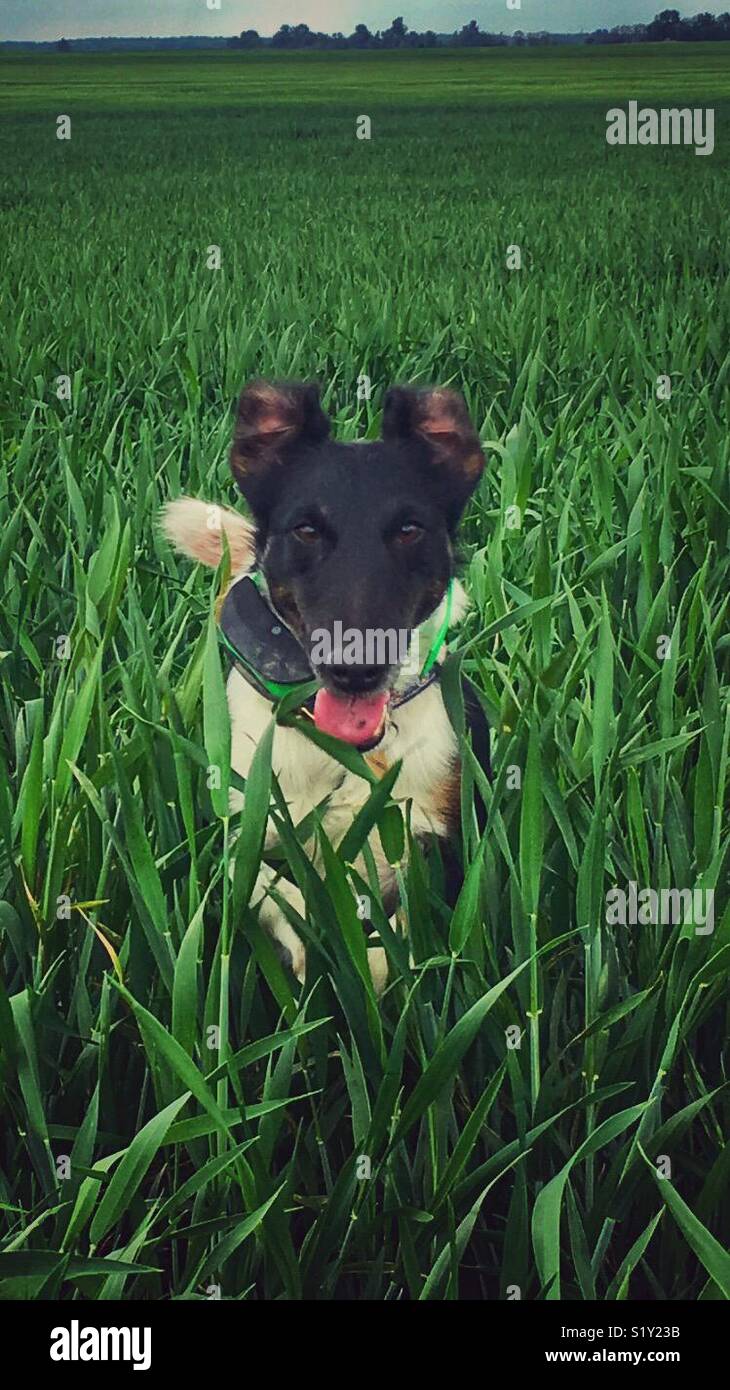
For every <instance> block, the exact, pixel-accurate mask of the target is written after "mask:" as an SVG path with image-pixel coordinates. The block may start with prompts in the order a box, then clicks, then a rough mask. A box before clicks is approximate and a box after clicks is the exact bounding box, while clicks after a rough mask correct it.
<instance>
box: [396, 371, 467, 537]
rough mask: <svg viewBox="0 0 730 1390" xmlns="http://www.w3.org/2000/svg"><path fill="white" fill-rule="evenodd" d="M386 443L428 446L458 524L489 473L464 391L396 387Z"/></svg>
mask: <svg viewBox="0 0 730 1390" xmlns="http://www.w3.org/2000/svg"><path fill="white" fill-rule="evenodd" d="M382 434H383V439H384V440H386V441H389V442H393V441H401V442H409V441H410V442H416V443H421V444H426V445H427V446H428V448H429V451H430V462H431V464H432V465H433V467H434V468H435V469H436V470H437V471H438V474H439V475H440V479H439V480H440V482H441V484H442V492H443V494H444V497H445V498H446V499H447V502H448V511H449V513H450V519H451V520H452V521H454V522H455V521H456V520H458V518H459V516H460V515H461V512H462V511H463V509H464V507H465V505H466V502H467V501H468V499H469V497H470V496H471V494H472V492H473V491H474V488H475V487H476V485H477V483H478V482H479V479H480V478H481V476H482V472H483V471H484V455H483V453H482V446H481V444H480V442H479V435H478V434H477V432H476V430H475V428H474V426H473V424H472V422H471V420H470V419H469V415H468V412H467V409H466V406H465V404H464V401H463V398H462V397H461V396H460V395H459V393H458V391H449V390H447V389H446V388H445V387H434V388H431V389H426V390H415V389H414V388H412V387H409V386H393V387H391V389H390V391H388V393H387V395H386V397H385V406H384V410H383V430H382Z"/></svg>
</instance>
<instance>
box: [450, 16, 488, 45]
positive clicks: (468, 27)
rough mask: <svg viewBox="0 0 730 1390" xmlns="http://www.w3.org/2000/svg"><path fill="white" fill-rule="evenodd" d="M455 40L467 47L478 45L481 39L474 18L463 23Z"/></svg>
mask: <svg viewBox="0 0 730 1390" xmlns="http://www.w3.org/2000/svg"><path fill="white" fill-rule="evenodd" d="M456 41H457V43H463V44H464V45H465V46H466V47H467V48H478V47H479V45H480V44H481V41H482V35H481V33H480V31H479V25H478V24H477V21H476V20H475V19H470V20H469V23H468V24H465V25H464V28H463V29H462V30H461V32H460V34H459V35H458V37H457V40H456Z"/></svg>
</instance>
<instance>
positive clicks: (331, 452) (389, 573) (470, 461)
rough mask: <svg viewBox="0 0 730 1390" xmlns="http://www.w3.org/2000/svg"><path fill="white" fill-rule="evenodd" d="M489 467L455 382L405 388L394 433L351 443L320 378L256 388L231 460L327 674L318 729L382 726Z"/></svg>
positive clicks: (243, 404) (262, 546)
mask: <svg viewBox="0 0 730 1390" xmlns="http://www.w3.org/2000/svg"><path fill="white" fill-rule="evenodd" d="M483 467H484V459H483V455H482V451H481V447H480V444H479V438H478V435H477V433H476V430H475V428H474V426H473V425H472V423H471V421H470V419H469V416H468V414H467V411H466V407H465V405H464V402H463V400H462V398H461V396H459V395H458V394H457V393H455V392H453V391H450V390H445V389H431V390H415V389H411V388H407V387H394V388H393V389H392V390H390V391H389V392H388V394H387V397H386V401H385V410H384V414H383V428H382V437H381V438H380V439H379V440H378V441H377V442H366V443H352V444H340V443H336V442H335V441H333V440H332V439H331V438H330V422H329V420H328V418H327V416H326V415H325V413H324V411H323V409H322V406H321V404H320V400H319V392H318V389H317V387H316V386H312V385H304V384H300V383H291V384H289V383H285V384H275V383H269V382H263V381H259V382H253V383H252V384H251V385H249V386H247V387H246V388H245V389H244V391H243V393H242V395H241V398H240V401H239V405H238V416H237V420H236V426H235V432H234V439H233V446H232V449H231V469H232V471H233V475H234V478H235V479H236V482H237V483H238V486H239V488H240V490H241V492H242V493H243V495H244V497H245V498H246V501H247V502H248V504H249V507H250V509H251V512H252V514H253V518H254V522H255V529H256V551H257V557H258V563H259V566H260V569H261V571H262V572H263V575H264V577H265V579H266V582H267V585H268V590H269V595H270V598H271V602H272V604H273V606H274V607H275V608H276V610H277V611H278V613H279V614H280V615H281V617H282V618H283V620H284V622H285V623H286V624H287V626H288V627H289V628H290V629H291V630H292V631H293V632H294V634H295V636H296V637H297V638H298V640H299V642H300V643H301V645H302V646H303V647H304V649H305V650H306V652H307V654H308V655H309V657H310V660H311V661H312V662H313V664H314V665H315V669H316V670H317V674H318V675H319V677H320V679H321V681H322V685H323V691H322V692H320V696H321V698H320V697H318V705H319V717H318V711H317V708H315V717H316V718H317V722H318V723H319V724H320V727H323V728H326V729H327V730H328V731H329V732H332V733H334V734H336V735H337V736H339V737H341V738H345V739H347V740H348V741H351V742H363V741H365V740H367V738H368V737H369V736H371V735H372V734H373V733H374V732H375V733H376V732H377V730H378V729H379V727H380V725H381V724H382V720H383V718H384V711H385V708H386V705H387V701H388V694H389V690H390V688H391V687H392V684H393V681H394V678H395V674H396V668H397V665H398V653H399V652H402V651H403V649H404V647H403V642H402V640H401V638H402V636H403V635H405V645H406V646H407V641H408V637H409V635H410V634H411V633H412V632H413V630H414V629H415V628H417V627H418V626H419V625H420V624H421V623H423V622H424V621H425V620H426V619H427V618H428V617H429V615H430V614H432V613H433V612H434V610H435V609H437V608H438V606H439V604H440V603H441V602H442V600H443V598H444V594H445V592H446V589H447V586H448V583H449V580H450V579H451V577H452V574H453V565H454V561H453V552H452V541H453V537H454V532H455V529H456V526H457V524H458V521H459V518H460V516H461V514H462V512H463V509H464V506H465V504H466V502H467V500H468V498H469V496H470V495H471V493H472V492H473V490H474V488H475V487H476V485H477V483H478V481H479V478H480V477H481V474H482V470H483ZM379 634H380V636H379ZM382 634H388V639H387V641H386V640H384V639H383V637H382ZM392 634H397V638H396V640H395V642H394V640H393V637H392ZM363 730H365V731H366V732H365V734H364V738H363V736H362V735H363ZM368 731H369V732H368Z"/></svg>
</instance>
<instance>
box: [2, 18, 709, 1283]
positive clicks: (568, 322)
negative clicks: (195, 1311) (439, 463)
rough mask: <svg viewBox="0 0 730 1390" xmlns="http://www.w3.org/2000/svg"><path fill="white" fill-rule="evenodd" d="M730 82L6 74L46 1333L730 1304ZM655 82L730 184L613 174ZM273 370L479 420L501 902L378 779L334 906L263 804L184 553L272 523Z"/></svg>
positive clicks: (633, 69)
mask: <svg viewBox="0 0 730 1390" xmlns="http://www.w3.org/2000/svg"><path fill="white" fill-rule="evenodd" d="M727 49H728V46H726V45H722V44H711V45H690V46H688V47H687V48H686V49H684V48H681V47H680V46H679V45H662V46H661V47H652V46H643V47H640V48H627V49H625V50H619V49H576V50H575V51H570V52H566V51H565V50H564V49H560V50H547V51H537V50H535V51H532V50H531V51H529V52H524V53H523V52H521V51H519V50H512V49H511V50H508V51H506V52H501V51H499V52H496V53H495V52H489V51H486V52H485V51H481V52H479V53H475V54H466V55H464V54H463V53H457V52H455V51H448V50H447V51H444V52H436V53H433V54H418V53H415V54H409V55H406V56H402V55H398V54H393V55H391V54H384V55H373V54H367V55H362V56H361V55H346V56H344V57H341V56H340V55H322V54H319V55H307V56H305V57H299V56H292V57H283V56H276V57H274V56H272V55H265V56H263V57H262V56H260V55H254V56H249V55H246V54H240V53H235V54H234V53H231V54H221V55H210V54H205V55H203V54H200V55H190V54H186V55H182V56H178V55H171V56H165V57H160V56H158V55H157V56H155V55H152V56H144V57H140V56H138V55H124V56H121V55H114V56H113V57H109V58H107V57H101V56H99V55H83V56H76V55H73V54H71V55H68V56H66V55H54V56H50V57H43V58H41V59H38V58H30V57H16V56H13V57H9V56H7V54H6V55H3V54H0V76H1V77H2V97H1V98H0V112H1V114H2V119H1V120H0V159H1V161H2V167H3V169H4V170H5V171H6V173H5V175H4V178H3V182H2V187H1V189H0V240H1V244H2V248H3V269H2V272H1V276H2V300H3V320H4V321H3V331H2V356H3V359H4V362H3V371H2V373H1V374H0V442H1V446H2V459H1V462H0V966H1V969H0V980H1V982H2V983H1V985H0V1047H1V1057H0V1107H1V1112H0V1113H1V1118H0V1298H3V1299H30V1298H39V1299H40V1298H52V1299H64V1300H72V1299H77V1300H85V1299H94V1300H97V1299H116V1298H124V1299H149V1300H152V1299H155V1300H156V1299H201V1300H202V1299H208V1298H211V1297H218V1296H220V1297H222V1298H223V1299H237V1300H263V1299H266V1300H273V1299H286V1300H299V1299H318V1300H353V1299H366V1300H381V1301H382V1300H385V1301H394V1300H419V1299H420V1300H436V1301H444V1300H454V1299H457V1298H460V1299H484V1300H496V1299H516V1298H522V1299H524V1300H534V1299H537V1298H547V1299H563V1300H569V1301H570V1300H589V1299H599V1300H609V1301H613V1300H621V1299H639V1298H643V1299H650V1300H659V1299H671V1300H692V1301H694V1300H698V1299H703V1300H704V1299H710V1300H719V1299H726V1298H728V1297H730V1256H728V1253H727V1246H728V1235H729V1233H730V1150H729V1149H728V1147H727V1144H726V1137H727V1122H728V1114H729V1111H730V1103H729V1097H728V1085H727V1070H728V1060H727V1037H728V992H727V986H728V963H729V962H730V903H729V901H728V872H727V870H728V852H729V848H730V842H729V835H728V813H727V796H726V786H727V767H728V754H729V743H730V716H729V714H728V701H727V688H728V687H727V674H728V656H729V654H730V642H729V639H728V626H727V611H728V594H730V563H729V561H728V519H729V516H730V488H729V486H728V464H729V462H730V447H729V444H728V429H727V424H728V396H729V390H728V388H729V385H730V380H729V377H730V279H729V278H728V265H727V207H728V167H729V159H728V135H729V133H730V52H728V51H727ZM631 99H636V100H638V101H640V102H648V103H650V104H652V105H654V106H662V105H664V106H670V107H671V106H676V105H678V104H682V103H683V102H688V103H689V104H690V105H693V106H703V107H704V106H712V107H713V109H714V111H715V123H716V125H715V149H714V153H713V154H712V156H711V157H697V156H696V155H695V153H694V150H693V149H692V148H689V147H688V148H685V147H644V148H641V147H610V146H609V145H607V143H606V139H605V131H606V110H607V108H608V107H611V106H614V105H624V106H625V105H626V104H627V103H628V101H629V100H631ZM363 115H368V116H369V117H370V119H371V122H372V129H371V138H370V139H369V140H368V139H358V138H357V136H356V124H357V120H358V117H361V116H363ZM61 116H67V117H70V138H68V139H59V138H58V133H59V126H58V123H57V122H58V118H59V117H61ZM255 375H263V376H270V377H291V378H297V377H302V378H307V379H317V380H319V381H320V382H321V384H322V387H323V398H324V403H325V406H326V408H327V409H328V410H329V412H330V413H331V415H332V416H333V418H334V420H335V422H336V426H335V429H336V433H338V434H339V437H340V438H342V439H343V440H349V439H354V438H361V437H376V436H377V434H378V432H379V426H380V411H381V407H382V401H383V395H384V392H385V391H386V389H387V388H388V386H390V385H391V384H393V383H401V382H416V383H418V382H420V383H429V382H434V383H439V384H446V383H451V384H453V385H454V386H456V387H457V388H458V389H460V390H461V391H462V392H463V393H464V396H465V398H466V400H467V403H468V405H469V409H470V412H471V414H472V417H473V419H474V420H475V422H476V425H477V428H478V429H479V431H480V434H481V438H482V440H483V442H484V446H485V450H486V452H487V457H488V463H487V469H486V472H485V477H484V480H483V482H482V484H481V485H480V489H479V491H478V494H477V495H476V496H475V498H474V499H473V501H472V503H471V504H470V506H469V509H468V512H467V515H466V518H465V522H464V526H463V546H462V551H463V554H462V569H463V576H464V581H465V583H466V585H467V587H468V589H469V593H470V596H471V599H472V605H471V609H470V612H469V615H468V617H467V619H466V621H465V623H464V625H463V626H462V627H461V629H460V630H459V633H458V634H457V635H455V636H454V640H453V643H452V646H453V652H452V655H451V656H450V657H449V665H448V669H447V673H446V675H445V676H444V680H445V682H446V690H447V694H448V693H449V692H450V694H449V701H450V708H451V710H452V713H453V718H454V719H455V721H456V722H457V726H458V722H459V717H460V710H459V705H458V699H456V697H455V695H454V691H455V690H456V686H457V683H456V682H455V681H454V674H455V673H456V672H457V671H458V668H459V664H460V663H461V664H462V665H463V669H464V670H465V671H466V672H467V673H468V674H469V675H470V676H471V678H472V680H473V681H474V682H475V683H476V684H477V686H478V687H479V688H480V690H481V691H482V692H483V696H484V700H485V705H486V708H487V710H488V712H489V717H490V724H491V727H492V739H493V747H492V761H493V772H494V777H493V782H492V784H491V786H487V785H483V786H482V790H483V792H484V795H485V797H486V800H487V803H488V822H487V827H486V831H485V833H484V836H483V838H482V839H481V840H480V837H479V833H478V830H477V827H476V822H475V821H474V818H473V816H471V815H470V816H468V817H467V820H466V824H465V830H464V844H463V847H462V849H463V854H464V859H465V862H466V863H467V864H468V865H470V866H474V867H472V868H470V869H469V872H468V874H467V877H466V881H465V886H464V889H463V891H462V894H461V897H460V899H459V901H458V903H457V906H456V908H455V910H454V911H453V912H451V911H450V910H449V909H448V908H447V907H446V905H445V901H444V893H443V880H442V876H441V872H440V865H439V861H438V856H425V855H423V854H421V853H419V852H418V851H417V850H415V849H412V850H411V852H410V855H407V854H405V853H404V847H405V843H406V840H407V837H408V826H407V824H405V823H404V820H403V818H402V817H401V814H400V812H399V811H398V810H397V809H396V808H395V805H394V803H393V802H388V800H387V797H386V796H385V795H384V794H383V788H382V786H381V785H380V784H379V783H378V782H377V781H376V780H373V783H372V790H371V800H370V803H369V811H368V813H367V816H366V817H364V818H363V820H362V822H361V823H360V824H359V825H358V826H357V827H356V830H355V831H354V833H353V835H351V836H350V837H349V843H348V845H347V852H346V853H345V852H342V851H337V850H334V851H333V852H332V854H331V855H328V860H329V863H330V869H329V871H328V874H327V877H326V879H325V880H323V881H321V880H319V879H318V877H317V875H316V873H315V872H314V870H313V869H312V866H311V864H310V863H309V861H308V860H307V858H306V857H305V856H304V855H303V854H302V853H301V850H300V848H299V839H298V832H297V828H296V827H295V826H293V825H292V823H291V821H290V820H289V818H288V816H287V812H286V806H285V805H282V800H281V797H280V795H279V793H278V788H277V785H276V781H275V779H273V778H272V776H271V769H270V764H269V761H268V759H267V745H266V744H265V743H264V744H262V745H261V750H260V753H259V756H258V758H257V761H256V764H255V768H254V770H253V772H252V774H251V777H250V779H249V783H250V785H249V787H248V798H247V801H246V806H245V809H244V811H243V813H242V814H241V815H240V816H229V815H228V814H227V809H226V808H227V801H226V798H225V787H226V785H227V784H228V783H229V782H231V781H233V782H234V783H235V779H232V778H231V776H230V773H229V766H228V759H229V755H230V748H229V739H228V732H227V720H226V716H225V698H224V694H223V681H224V677H225V671H226V666H225V657H224V655H223V654H222V653H221V651H220V648H219V644H218V641H217V634H216V626H215V618H214V602H215V598H216V596H217V593H218V591H219V589H220V585H221V583H222V582H223V579H224V576H223V575H221V574H219V575H217V576H214V575H212V573H211V572H210V571H203V570H201V569H194V568H193V567H192V566H191V565H189V564H188V563H186V562H184V561H183V560H181V559H179V558H178V557H176V556H174V555H173V554H172V553H171V551H170V549H169V547H168V545H167V544H166V542H165V541H164V538H163V537H162V535H161V534H160V531H159V528H158V524H157V523H158V514H159V509H160V506H161V504H162V503H163V502H164V501H165V500H166V499H168V498H171V497H176V496H179V495H180V494H181V493H187V494H191V495H193V496H196V497H201V498H205V499H206V500H209V501H211V502H221V503H223V504H225V505H229V506H236V505H240V502H238V501H237V498H236V493H235V489H234V487H233V483H232V480H231V477H230V473H229V469H228V464H227V450H228V445H229V440H230V434H231V428H232V415H231V409H232V404H233V402H234V400H235V398H236V395H237V392H238V390H239V388H240V386H241V385H242V383H243V382H244V381H245V380H246V379H248V378H250V377H252V376H255ZM363 376H365V377H367V378H368V379H369V381H370V383H371V386H372V390H371V394H370V398H369V399H359V397H358V381H361V380H362V378H363ZM363 394H365V393H363V392H362V391H361V392H360V395H363ZM279 717H283V718H288V719H291V718H296V717H297V716H296V715H292V714H291V712H289V713H287V712H286V711H285V712H283V713H282V712H281V711H279ZM212 766H214V767H216V768H218V769H220V771H221V777H222V790H218V788H217V787H216V786H215V785H213V786H212V787H211V788H210V789H209V784H210V783H211V778H210V775H209V769H210V768H211V767H212ZM363 771H365V768H364V764H363ZM475 778H477V779H478V773H477V772H476V771H475V770H474V767H473V764H472V762H470V760H469V756H468V753H467V754H465V757H464V773H463V784H464V785H463V796H464V802H465V804H466V805H469V804H470V799H471V794H472V788H473V782H474V779H475ZM386 791H387V788H386ZM272 798H273V805H274V812H273V814H274V815H275V816H276V817H277V819H278V822H279V824H280V827H281V835H282V840H283V851H282V855H281V858H280V860H279V865H280V867H281V870H282V873H284V874H285V875H287V876H289V877H291V878H293V879H294V881H295V882H297V883H298V884H299V885H300V887H302V889H303V891H304V894H305V898H306V900H307V905H308V910H307V918H306V921H305V922H303V923H300V924H299V930H300V932H301V935H302V936H303V938H304V939H305V940H306V942H307V946H308V974H307V980H306V984H305V986H304V988H303V989H302V988H300V987H299V986H298V985H297V984H296V982H295V981H294V979H293V977H292V976H291V975H290V974H289V973H288V972H287V971H286V970H285V969H284V968H283V966H282V965H281V964H280V963H279V961H278V959H277V957H276V956H275V954H274V950H273V948H272V945H271V943H270V941H269V940H268V938H267V937H266V936H265V935H264V934H263V932H262V931H261V929H260V928H259V926H258V923H257V919H256V914H255V912H254V911H252V910H251V909H250V907H249V905H248V903H249V897H250V893H251V886H252V882H253V877H254V875H255V870H256V868H257V866H258V863H259V860H260V855H261V844H262V835H263V830H264V826H265V821H266V816H267V812H268V810H269V806H270V804H271V799H272ZM376 823H377V825H378V826H379V829H380V834H381V837H382V840H383V845H384V847H385V848H386V850H387V853H388V855H389V857H390V858H391V862H393V863H395V864H396V865H397V866H398V872H399V876H400V883H401V896H402V905H401V909H400V912H399V920H398V928H397V930H392V929H389V928H388V922H387V919H385V918H384V916H383V912H382V907H380V905H379V902H378V898H377V891H376V889H375V887H374V886H373V884H372V883H366V882H364V881H363V880H362V879H359V878H358V875H357V874H356V872H355V870H354V869H353V868H352V860H353V859H354V858H355V857H356V856H357V851H358V849H359V847H360V845H361V844H362V842H363V838H364V836H365V835H366V834H367V831H368V829H369V826H370V825H373V824H376ZM239 832H240V835H239ZM236 837H238V838H236ZM234 844H235V851H234ZM234 857H235V863H236V868H235V872H234V874H233V876H232V877H231V876H230V875H229V873H228V866H229V862H230V861H231V860H232V859H233V858H234ZM632 884H633V885H637V886H638V890H639V891H642V890H645V889H646V890H648V889H650V888H651V889H653V890H655V892H656V893H657V894H661V892H662V890H663V891H664V893H665V894H667V893H668V892H670V891H671V892H674V893H675V894H682V893H684V891H685V890H692V894H693V896H692V904H693V906H692V911H691V912H688V913H685V914H680V913H674V914H673V916H672V920H670V921H666V922H663V923H662V922H655V923H653V922H651V921H646V920H637V919H636V914H634V916H633V917H632V914H631V911H629V912H628V913H625V914H624V917H625V920H624V921H622V920H620V919H619V916H618V915H617V913H616V911H612V910H610V909H609V906H608V904H609V903H611V902H612V901H613V902H615V901H616V899H615V890H620V891H621V892H624V893H625V894H628V897H629V906H630V888H629V885H632ZM361 892H367V893H369V894H370V895H371V897H372V900H373V915H374V920H375V921H376V923H377V925H378V926H379V927H380V929H381V932H382V936H383V942H384V945H385V949H386V952H387V955H388V958H389V962H390V984H389V987H388V989H387V991H386V993H385V995H384V997H383V998H382V1000H376V999H375V997H374V995H373V992H372V987H371V984H370V977H369V972H368V970H367V967H366V965H365V960H364V957H365V947H364V938H363V934H362V931H361V927H360V924H359V922H358V920H357V916H356V895H357V894H358V893H361ZM611 894H614V897H613V898H612V897H611V896H610V895H611Z"/></svg>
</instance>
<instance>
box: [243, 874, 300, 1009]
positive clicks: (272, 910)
mask: <svg viewBox="0 0 730 1390" xmlns="http://www.w3.org/2000/svg"><path fill="white" fill-rule="evenodd" d="M276 879H277V875H276V870H275V869H272V868H270V867H269V865H268V864H262V865H261V867H260V868H259V873H258V878H257V879H256V883H255V885H254V890H253V893H252V895H251V907H257V906H258V907H259V921H260V922H261V925H262V926H263V927H265V928H266V930H267V931H268V932H269V934H270V935H271V936H273V938H274V940H275V941H276V942H278V944H279V945H280V946H281V947H282V948H283V950H284V952H285V953H286V955H287V956H288V958H289V959H288V962H287V963H288V964H290V965H291V969H292V972H293V974H294V975H295V976H296V978H297V979H298V980H299V983H300V984H303V983H304V971H305V969H306V963H307V954H306V951H305V949H304V943H303V941H301V940H300V938H299V937H298V936H297V934H296V932H295V930H294V928H293V927H292V925H291V923H290V922H289V920H288V918H286V917H285V916H284V913H283V912H282V910H281V908H280V907H279V906H278V905H277V903H275V902H274V900H273V898H270V897H269V895H268V890H269V888H270V887H271V886H272V884H273V883H276V891H277V893H280V894H281V896H282V898H285V899H286V901H287V902H288V903H289V904H290V905H291V906H292V907H293V908H294V911H295V912H298V913H299V916H300V917H303V916H304V912H305V908H304V898H303V897H302V894H301V893H300V891H299V889H298V888H297V887H295V885H294V884H293V883H289V881H288V880H287V879H285V878H280V879H279V881H278V882H276ZM259 904H260V906H259Z"/></svg>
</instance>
